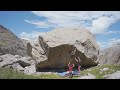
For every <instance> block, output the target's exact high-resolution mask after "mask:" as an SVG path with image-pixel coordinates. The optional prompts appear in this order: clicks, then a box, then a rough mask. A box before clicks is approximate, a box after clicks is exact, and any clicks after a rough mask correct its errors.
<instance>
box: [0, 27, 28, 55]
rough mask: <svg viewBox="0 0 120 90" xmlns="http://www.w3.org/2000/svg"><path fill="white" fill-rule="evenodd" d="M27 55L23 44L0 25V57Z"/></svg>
mask: <svg viewBox="0 0 120 90" xmlns="http://www.w3.org/2000/svg"><path fill="white" fill-rule="evenodd" d="M4 54H12V55H16V54H17V55H21V56H25V55H27V50H26V48H25V46H24V44H23V42H22V41H21V40H20V39H19V38H18V37H17V36H16V35H15V34H14V33H12V32H11V31H10V30H8V29H7V28H5V27H3V26H2V25H0V55H4Z"/></svg>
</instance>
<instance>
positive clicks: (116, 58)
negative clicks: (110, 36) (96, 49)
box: [97, 45, 120, 64]
mask: <svg viewBox="0 0 120 90" xmlns="http://www.w3.org/2000/svg"><path fill="white" fill-rule="evenodd" d="M97 61H98V62H99V63H100V64H120V45H114V46H112V47H110V48H107V49H105V50H103V51H102V52H101V53H100V55H99V58H98V60H97Z"/></svg>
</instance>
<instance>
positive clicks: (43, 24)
mask: <svg viewBox="0 0 120 90" xmlns="http://www.w3.org/2000/svg"><path fill="white" fill-rule="evenodd" d="M25 22H27V23H30V24H34V25H36V26H37V27H40V28H48V27H49V25H48V24H47V22H42V21H35V20H31V21H30V20H25Z"/></svg>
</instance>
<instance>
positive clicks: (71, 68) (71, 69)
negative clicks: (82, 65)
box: [68, 62, 74, 77]
mask: <svg viewBox="0 0 120 90" xmlns="http://www.w3.org/2000/svg"><path fill="white" fill-rule="evenodd" d="M68 67H69V75H70V77H73V73H72V72H73V68H74V64H72V65H71V64H70V62H69V63H68Z"/></svg>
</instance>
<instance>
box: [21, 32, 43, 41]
mask: <svg viewBox="0 0 120 90" xmlns="http://www.w3.org/2000/svg"><path fill="white" fill-rule="evenodd" d="M43 34H44V33H43V32H37V31H32V32H31V33H26V32H22V33H21V34H20V35H19V37H20V38H21V39H26V40H29V41H34V42H35V41H37V39H38V37H39V36H40V35H43Z"/></svg>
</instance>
